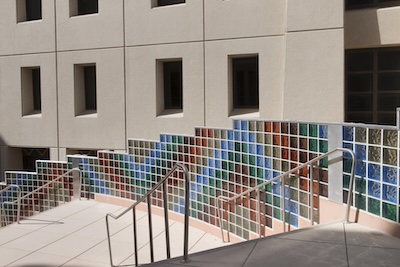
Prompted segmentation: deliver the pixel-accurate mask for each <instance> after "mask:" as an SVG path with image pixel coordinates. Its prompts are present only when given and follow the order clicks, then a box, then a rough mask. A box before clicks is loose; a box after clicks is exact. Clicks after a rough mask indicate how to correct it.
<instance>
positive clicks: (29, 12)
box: [17, 0, 42, 22]
mask: <svg viewBox="0 0 400 267" xmlns="http://www.w3.org/2000/svg"><path fill="white" fill-rule="evenodd" d="M40 19H42V0H17V22H24V21H32V20H40Z"/></svg>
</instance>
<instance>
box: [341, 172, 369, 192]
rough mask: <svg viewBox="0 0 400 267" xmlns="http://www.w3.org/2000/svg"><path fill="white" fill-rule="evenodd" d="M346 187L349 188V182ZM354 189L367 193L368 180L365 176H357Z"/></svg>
mask: <svg viewBox="0 0 400 267" xmlns="http://www.w3.org/2000/svg"><path fill="white" fill-rule="evenodd" d="M349 182H350V176H349ZM343 186H344V185H343ZM346 188H349V184H348V185H347V187H346ZM354 189H355V191H356V192H357V193H361V194H365V193H366V191H367V181H366V180H365V179H363V178H356V181H355V188H354Z"/></svg>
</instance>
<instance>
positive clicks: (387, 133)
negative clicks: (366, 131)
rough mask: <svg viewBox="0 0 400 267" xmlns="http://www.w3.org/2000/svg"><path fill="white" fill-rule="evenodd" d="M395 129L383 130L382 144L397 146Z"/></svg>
mask: <svg viewBox="0 0 400 267" xmlns="http://www.w3.org/2000/svg"><path fill="white" fill-rule="evenodd" d="M397 137H398V132H397V130H396V131H394V130H383V145H384V146H390V147H395V148H397V143H398V141H397V140H398V139H397Z"/></svg>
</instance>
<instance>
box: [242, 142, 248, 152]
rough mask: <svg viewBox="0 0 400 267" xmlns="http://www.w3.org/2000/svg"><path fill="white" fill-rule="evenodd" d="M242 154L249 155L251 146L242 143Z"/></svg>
mask: <svg viewBox="0 0 400 267" xmlns="http://www.w3.org/2000/svg"><path fill="white" fill-rule="evenodd" d="M242 152H243V153H247V152H249V145H248V144H246V143H242Z"/></svg>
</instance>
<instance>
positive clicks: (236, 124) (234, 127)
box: [233, 120, 240, 130]
mask: <svg viewBox="0 0 400 267" xmlns="http://www.w3.org/2000/svg"><path fill="white" fill-rule="evenodd" d="M233 129H235V130H240V121H238V120H233Z"/></svg>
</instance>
